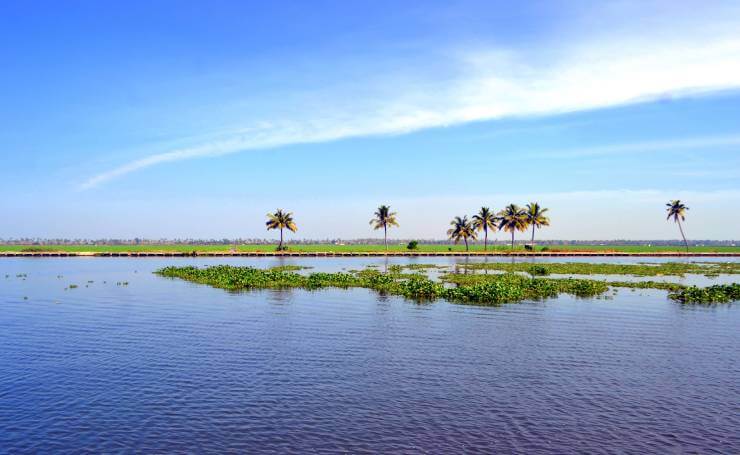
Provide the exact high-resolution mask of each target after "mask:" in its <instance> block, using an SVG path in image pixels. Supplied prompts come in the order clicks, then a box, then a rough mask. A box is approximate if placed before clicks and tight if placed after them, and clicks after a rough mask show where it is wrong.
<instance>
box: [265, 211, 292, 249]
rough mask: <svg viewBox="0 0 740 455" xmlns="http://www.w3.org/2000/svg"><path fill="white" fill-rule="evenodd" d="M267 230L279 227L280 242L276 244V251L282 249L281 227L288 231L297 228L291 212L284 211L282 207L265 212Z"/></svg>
mask: <svg viewBox="0 0 740 455" xmlns="http://www.w3.org/2000/svg"><path fill="white" fill-rule="evenodd" d="M265 224H267V230H268V231H269V230H270V229H280V244H279V245H278V251H282V250H283V229H287V230H289V231H290V232H295V231H297V230H298V226H296V224H295V221H293V213H291V212H284V211H283V209H277V210H275V213H268V214H267V223H265Z"/></svg>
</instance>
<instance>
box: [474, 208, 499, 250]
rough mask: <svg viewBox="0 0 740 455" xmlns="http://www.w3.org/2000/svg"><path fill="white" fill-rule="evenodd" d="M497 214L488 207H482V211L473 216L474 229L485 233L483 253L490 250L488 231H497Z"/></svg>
mask: <svg viewBox="0 0 740 455" xmlns="http://www.w3.org/2000/svg"><path fill="white" fill-rule="evenodd" d="M497 220H498V219H497V218H496V214H495V213H493V212H492V211H491V209H489V208H488V207H481V208H480V211H479V212H478V213H477V214H475V215H473V228H475V229H476V230H478V231H483V251H486V250H488V230H489V229H490V230H491V231H495V230H496V221H497Z"/></svg>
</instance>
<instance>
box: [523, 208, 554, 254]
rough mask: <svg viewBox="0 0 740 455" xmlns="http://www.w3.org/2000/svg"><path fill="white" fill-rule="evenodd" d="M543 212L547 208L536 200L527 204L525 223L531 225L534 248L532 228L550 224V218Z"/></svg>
mask: <svg viewBox="0 0 740 455" xmlns="http://www.w3.org/2000/svg"><path fill="white" fill-rule="evenodd" d="M545 212H547V209H546V208H543V207H542V206H541V205H540V204H538V203H536V202H530V203H529V204H527V223H529V224H530V225H531V226H532V248H534V230H535V229H536V228H541V227H542V226H549V225H550V219H549V218H548V217H546V216H545Z"/></svg>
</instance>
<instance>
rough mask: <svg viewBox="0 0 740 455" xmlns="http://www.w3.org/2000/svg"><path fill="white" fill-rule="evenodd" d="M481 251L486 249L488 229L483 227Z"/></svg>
mask: <svg viewBox="0 0 740 455" xmlns="http://www.w3.org/2000/svg"><path fill="white" fill-rule="evenodd" d="M483 251H488V229H486V228H485V227H484V228H483Z"/></svg>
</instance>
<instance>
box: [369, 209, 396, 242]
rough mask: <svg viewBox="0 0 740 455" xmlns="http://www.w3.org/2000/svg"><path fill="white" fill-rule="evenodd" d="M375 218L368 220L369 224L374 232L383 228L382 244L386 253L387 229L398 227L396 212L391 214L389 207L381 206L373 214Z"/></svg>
mask: <svg viewBox="0 0 740 455" xmlns="http://www.w3.org/2000/svg"><path fill="white" fill-rule="evenodd" d="M374 215H375V217H374V218H373V219H372V220H370V224H372V225H373V229H375V230H376V231H377V230H378V229H380V228H383V243H384V244H385V251H386V252H387V251H388V228H389V227H392V226H398V221H396V212H391V207H390V206H388V205H381V206H380V207H378V210H376V211H375V213H374Z"/></svg>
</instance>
